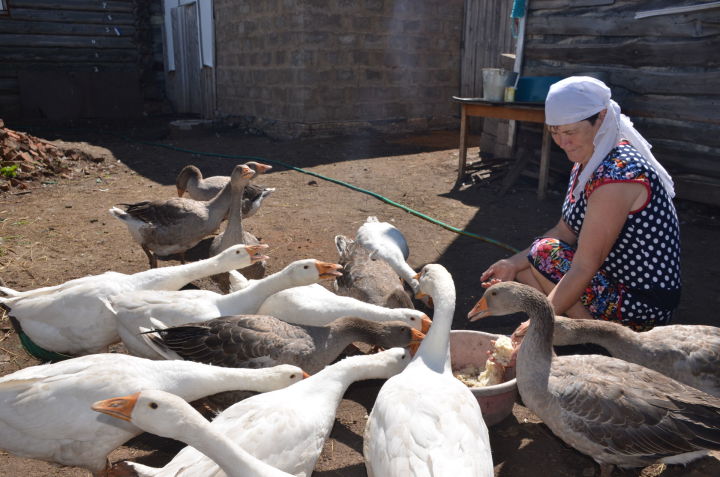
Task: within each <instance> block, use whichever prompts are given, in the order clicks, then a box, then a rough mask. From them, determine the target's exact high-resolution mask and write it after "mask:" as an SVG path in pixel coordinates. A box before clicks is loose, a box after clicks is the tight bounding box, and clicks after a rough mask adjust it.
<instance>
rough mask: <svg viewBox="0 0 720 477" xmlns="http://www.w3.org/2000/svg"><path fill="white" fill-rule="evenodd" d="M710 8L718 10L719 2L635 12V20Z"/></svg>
mask: <svg viewBox="0 0 720 477" xmlns="http://www.w3.org/2000/svg"><path fill="white" fill-rule="evenodd" d="M710 8H720V2H710V3H702V4H699V5H683V6H679V7H669V8H661V9H658V10H645V11H642V12H637V13H636V14H635V19H640V18H647V17H654V16H658V15H677V14H679V13H687V12H697V11H700V10H708V9H710Z"/></svg>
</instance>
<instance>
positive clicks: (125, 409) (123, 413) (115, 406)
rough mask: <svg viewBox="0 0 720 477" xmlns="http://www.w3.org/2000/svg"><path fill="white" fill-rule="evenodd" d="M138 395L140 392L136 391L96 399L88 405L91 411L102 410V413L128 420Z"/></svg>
mask: <svg viewBox="0 0 720 477" xmlns="http://www.w3.org/2000/svg"><path fill="white" fill-rule="evenodd" d="M139 396H140V393H139V392H137V393H135V394H131V395H130V396H124V397H116V398H111V399H105V400H103V401H97V402H96V403H94V404H93V405H92V406H90V407H91V408H92V410H93V411H97V412H102V413H103V414H107V415H108V416H112V417H116V418H118V419H122V420H123V421H130V419H131V417H130V416H132V411H133V408H134V407H135V403H137V400H138V397H139Z"/></svg>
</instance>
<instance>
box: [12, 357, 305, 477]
mask: <svg viewBox="0 0 720 477" xmlns="http://www.w3.org/2000/svg"><path fill="white" fill-rule="evenodd" d="M303 375H304V374H303V371H302V370H301V369H300V368H297V367H295V366H289V365H281V366H277V367H275V368H265V369H233V368H221V367H217V366H210V365H206V364H201V363H193V362H190V361H152V360H147V359H142V358H136V357H134V356H128V355H124V354H94V355H90V356H82V357H79V358H73V359H69V360H67V361H63V362H60V363H55V364H45V365H40V366H32V367H28V368H24V369H21V370H20V371H16V372H14V373H12V374H9V375H7V376H4V377H2V378H0V448H2V449H5V450H7V451H9V452H12V453H13V454H17V455H19V456H22V457H29V458H33V459H41V460H46V461H49V462H56V463H59V464H63V465H73V466H80V467H86V468H88V469H90V470H91V471H92V472H93V473H94V474H95V475H101V474H102V472H103V471H104V469H105V468H106V463H107V454H109V453H110V452H111V451H112V450H113V449H115V448H116V447H118V446H120V445H122V444H123V443H124V442H125V441H127V440H129V439H131V438H132V437H134V436H136V435H138V434H140V433H141V432H142V431H141V430H140V429H139V428H137V427H136V426H134V425H132V424H130V423H126V422H119V421H117V420H115V419H111V418H109V417H107V416H98V415H97V414H96V413H94V412H92V411H91V410H90V405H91V404H92V403H93V402H95V401H98V400H100V399H105V398H107V397H108V396H118V395H126V394H129V393H133V392H136V391H138V390H142V389H148V388H154V389H161V390H164V391H167V392H171V393H173V394H177V395H178V396H181V397H182V398H183V399H186V400H188V401H193V400H196V399H200V398H202V397H204V396H208V395H211V394H214V393H218V392H222V391H230V390H252V391H259V392H265V391H272V390H275V389H280V388H283V387H286V386H289V385H290V384H292V383H295V382H297V381H300V380H301V379H302V377H303Z"/></svg>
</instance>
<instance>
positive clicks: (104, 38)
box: [0, 0, 162, 117]
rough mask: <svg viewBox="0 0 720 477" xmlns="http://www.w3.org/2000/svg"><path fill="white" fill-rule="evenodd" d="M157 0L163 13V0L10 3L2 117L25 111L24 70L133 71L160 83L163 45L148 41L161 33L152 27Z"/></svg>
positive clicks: (0, 85) (3, 19)
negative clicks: (21, 75) (158, 65)
mask: <svg viewBox="0 0 720 477" xmlns="http://www.w3.org/2000/svg"><path fill="white" fill-rule="evenodd" d="M155 3H156V4H157V5H156V6H155V10H157V11H159V10H160V9H159V6H160V0H151V1H140V0H102V1H100V0H12V1H10V2H9V4H10V5H9V13H8V15H3V16H0V64H1V65H2V68H0V117H13V116H16V115H18V114H19V112H20V106H21V99H20V89H21V88H20V86H19V84H18V75H19V72H22V71H54V72H74V73H76V72H80V73H87V72H127V73H133V74H135V75H137V76H138V77H140V78H144V79H145V81H148V82H153V81H157V79H158V76H156V75H154V74H153V72H152V70H153V68H154V67H153V63H154V62H155V61H157V59H158V57H159V58H160V61H162V56H161V55H162V49H161V48H162V46H161V45H159V48H156V47H154V46H153V45H152V44H147V43H151V42H153V41H156V38H158V37H159V35H153V32H152V31H150V30H152V28H153V27H152V26H151V24H150V23H151V22H150V11H151V7H150V4H155ZM157 29H158V30H159V29H160V27H159V26H158V27H157ZM141 43H142V45H141ZM161 73H162V71H161ZM159 77H160V78H162V76H161V75H160V76H159ZM150 89H152V88H150ZM155 92H156V91H155Z"/></svg>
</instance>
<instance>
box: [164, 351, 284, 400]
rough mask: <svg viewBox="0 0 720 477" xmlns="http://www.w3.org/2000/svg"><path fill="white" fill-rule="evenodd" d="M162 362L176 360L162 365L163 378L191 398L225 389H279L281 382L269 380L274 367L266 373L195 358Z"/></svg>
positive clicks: (178, 391)
mask: <svg viewBox="0 0 720 477" xmlns="http://www.w3.org/2000/svg"><path fill="white" fill-rule="evenodd" d="M158 363H173V364H172V369H167V368H169V367H170V366H160V374H161V376H162V378H161V379H162V380H166V381H167V382H168V384H169V386H170V389H168V392H172V393H173V394H177V395H179V396H182V397H183V398H184V399H186V400H188V401H194V400H196V399H200V398H202V397H204V396H209V395H211V394H217V393H220V392H224V391H235V390H240V389H244V390H252V391H258V392H264V391H271V390H273V389H276V388H277V385H273V383H272V381H273V380H272V379H268V378H270V375H271V374H272V372H271V371H270V369H271V368H268V371H265V372H263V371H260V370H253V371H251V372H248V370H246V369H240V368H237V369H236V368H223V367H220V366H210V365H207V364H202V363H195V362H192V361H181V360H172V361H158Z"/></svg>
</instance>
